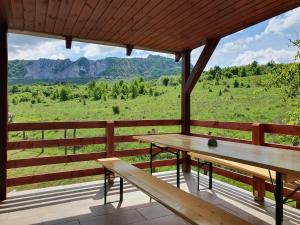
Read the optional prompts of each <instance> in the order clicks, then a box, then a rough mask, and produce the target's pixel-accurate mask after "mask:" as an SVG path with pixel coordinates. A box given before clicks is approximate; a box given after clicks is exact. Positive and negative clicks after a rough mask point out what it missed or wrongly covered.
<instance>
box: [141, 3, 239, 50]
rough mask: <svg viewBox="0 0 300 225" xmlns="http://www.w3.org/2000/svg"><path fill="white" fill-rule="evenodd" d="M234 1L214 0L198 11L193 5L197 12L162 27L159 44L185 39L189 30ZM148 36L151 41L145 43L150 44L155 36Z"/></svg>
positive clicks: (217, 13) (190, 33) (228, 6)
mask: <svg viewBox="0 0 300 225" xmlns="http://www.w3.org/2000/svg"><path fill="white" fill-rule="evenodd" d="M236 2H240V1H239V0H234V1H225V2H223V1H215V2H214V3H208V4H206V5H205V7H203V9H202V11H201V12H200V13H199V9H198V7H197V8H196V7H195V10H197V11H198V13H196V12H195V11H194V10H193V12H192V13H191V12H188V14H190V15H191V16H186V17H185V18H184V19H182V20H179V21H178V20H176V24H174V25H172V27H171V26H169V28H168V29H164V36H163V38H162V39H161V43H160V45H166V43H169V42H170V40H171V42H172V41H175V40H178V39H180V40H187V39H188V38H189V36H190V35H192V32H190V31H191V30H192V31H193V33H194V30H196V29H197V28H198V27H201V25H200V24H201V23H203V22H205V21H206V19H213V18H215V16H216V15H219V14H220V13H221V12H223V10H226V9H228V8H230V7H231V6H232V5H233V4H234V3H236ZM191 21H192V22H191ZM191 23H193V26H192V25H191ZM187 27H189V30H188V32H186V31H187V29H186V28H187ZM183 31H185V32H183ZM202 31H203V29H202ZM180 32H181V33H182V34H181V33H180ZM148 38H151V40H152V41H150V42H147V44H152V43H153V41H155V40H156V37H153V36H152V35H151V34H148ZM198 38H199V37H198ZM204 40H205V39H204ZM199 41H203V39H202V40H200V39H199ZM144 43H146V42H142V43H141V44H144Z"/></svg>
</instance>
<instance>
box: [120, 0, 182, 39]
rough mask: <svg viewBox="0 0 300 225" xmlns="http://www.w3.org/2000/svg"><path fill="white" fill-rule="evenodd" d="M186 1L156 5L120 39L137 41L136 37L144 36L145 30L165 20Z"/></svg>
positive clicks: (164, 2)
mask: <svg viewBox="0 0 300 225" xmlns="http://www.w3.org/2000/svg"><path fill="white" fill-rule="evenodd" d="M185 2H186V1H185V0H180V1H178V0H177V1H172V2H171V3H170V2H168V1H163V2H161V3H160V4H158V5H156V6H155V7H154V8H153V9H152V10H151V13H150V14H149V15H148V16H145V17H143V18H142V19H141V20H139V21H138V22H137V23H136V24H135V25H134V26H133V27H132V29H131V32H127V33H124V35H123V36H122V37H121V38H120V39H119V41H120V42H124V41H125V40H126V41H127V42H129V43H130V42H132V41H136V39H137V38H138V37H140V36H142V35H143V36H144V32H145V30H146V29H148V28H149V27H152V26H153V24H155V23H160V22H162V21H163V18H165V17H166V16H168V14H170V13H171V12H172V11H174V10H176V8H178V7H180V6H182V4H184V3H185Z"/></svg>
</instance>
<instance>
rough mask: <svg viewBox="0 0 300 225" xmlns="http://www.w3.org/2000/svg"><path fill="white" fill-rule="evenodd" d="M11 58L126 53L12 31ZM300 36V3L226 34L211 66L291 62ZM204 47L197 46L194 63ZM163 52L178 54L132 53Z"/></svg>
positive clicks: (142, 54) (139, 53) (135, 52)
mask: <svg viewBox="0 0 300 225" xmlns="http://www.w3.org/2000/svg"><path fill="white" fill-rule="evenodd" d="M8 37H9V39H8V43H9V46H8V49H9V55H8V57H9V59H39V58H51V59H65V58H70V59H71V60H76V59H78V58H80V57H87V58H89V59H101V58H105V57H111V56H115V57H126V55H125V49H124V48H117V47H110V46H104V45H96V44H85V43H79V42H73V44H72V49H71V50H69V49H66V48H65V42H64V41H63V40H55V39H47V38H39V37H32V36H25V35H19V34H9V36H8ZM297 37H299V38H300V7H299V8H297V9H294V10H292V11H289V12H287V13H284V14H282V15H279V16H277V17H274V18H272V19H270V20H267V21H264V22H262V23H260V24H257V25H255V26H252V27H249V28H247V29H245V30H242V31H239V32H237V33H235V34H232V35H229V36H227V37H224V38H223V39H222V40H221V42H220V43H219V45H218V47H217V49H216V51H215V52H214V54H213V56H212V58H211V59H210V61H209V63H208V65H207V68H210V67H212V66H215V65H219V66H221V67H225V66H232V65H245V64H249V63H251V62H253V61H254V60H257V61H258V62H259V63H260V64H264V63H267V62H269V61H270V60H274V61H275V62H282V63H285V62H291V61H293V60H294V58H293V57H294V55H295V54H296V51H297V49H296V48H295V47H292V46H290V41H289V40H290V39H296V38H297ZM201 51H202V48H198V49H195V50H193V52H192V63H193V64H194V63H195V62H196V60H197V58H198V57H199V54H200V53H201ZM149 54H159V55H163V56H167V57H171V58H174V56H173V55H168V54H163V53H155V52H148V51H142V50H133V52H132V55H131V57H147V56H148V55H149Z"/></svg>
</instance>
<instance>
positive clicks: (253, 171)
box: [188, 152, 300, 201]
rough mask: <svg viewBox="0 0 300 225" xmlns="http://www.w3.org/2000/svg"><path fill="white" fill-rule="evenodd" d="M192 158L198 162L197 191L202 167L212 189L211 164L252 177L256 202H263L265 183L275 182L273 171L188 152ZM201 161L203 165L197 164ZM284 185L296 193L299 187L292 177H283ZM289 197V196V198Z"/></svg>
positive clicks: (295, 179) (296, 179) (297, 181)
mask: <svg viewBox="0 0 300 225" xmlns="http://www.w3.org/2000/svg"><path fill="white" fill-rule="evenodd" d="M188 154H189V155H190V156H191V157H192V158H195V159H197V161H198V190H199V167H201V166H202V165H208V166H209V188H210V189H211V188H212V164H215V165H219V166H224V167H226V168H228V169H233V170H236V171H239V172H242V173H245V174H247V175H250V176H253V195H254V198H255V199H256V200H260V201H261V200H263V198H264V196H265V181H266V180H271V181H272V182H273V181H274V180H275V177H276V173H275V171H269V170H267V169H263V168H259V167H256V166H250V165H246V164H243V163H238V162H233V161H230V160H225V159H220V158H216V157H212V156H207V155H202V154H198V153H193V152H189V153H188ZM199 160H201V161H202V162H204V163H201V162H199ZM199 165H200V166H199ZM283 180H284V182H285V185H286V186H287V187H289V188H291V189H295V190H296V191H297V190H298V189H299V187H300V185H299V184H300V183H299V177H296V176H293V175H286V176H284V177H283ZM290 197H291V196H290Z"/></svg>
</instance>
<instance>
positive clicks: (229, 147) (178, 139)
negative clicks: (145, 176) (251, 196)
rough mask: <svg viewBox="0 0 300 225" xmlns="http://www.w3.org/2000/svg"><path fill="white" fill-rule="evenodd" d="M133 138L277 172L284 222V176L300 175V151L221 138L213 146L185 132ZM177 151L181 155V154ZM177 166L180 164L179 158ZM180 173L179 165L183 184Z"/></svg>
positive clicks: (277, 198)
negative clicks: (222, 139) (216, 144)
mask: <svg viewBox="0 0 300 225" xmlns="http://www.w3.org/2000/svg"><path fill="white" fill-rule="evenodd" d="M133 138H134V139H136V140H138V141H141V142H146V143H150V151H151V152H152V147H153V145H155V146H163V147H162V150H161V151H163V150H168V148H173V149H176V150H178V151H185V152H194V153H200V154H203V155H207V156H213V157H217V158H221V159H226V160H231V161H234V162H239V163H244V164H247V165H252V166H257V167H260V168H264V169H269V170H273V171H276V188H275V201H276V218H275V219H276V225H281V224H282V223H283V179H284V178H285V177H286V176H289V177H292V178H293V177H294V178H295V179H296V178H297V177H299V176H300V152H298V151H289V150H286V149H280V148H273V147H266V146H259V145H252V144H244V143H236V142H229V141H221V140H218V146H216V147H211V146H208V144H207V143H208V139H207V138H201V137H194V136H189V135H182V134H161V135H143V136H134V137H133ZM151 152H150V153H151ZM176 154H177V156H178V153H176ZM151 159H152V157H151ZM177 165H179V157H177ZM178 174H179V167H178V166H177V184H178V183H179V176H178ZM290 179H291V178H289V180H290ZM177 186H179V185H177Z"/></svg>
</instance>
